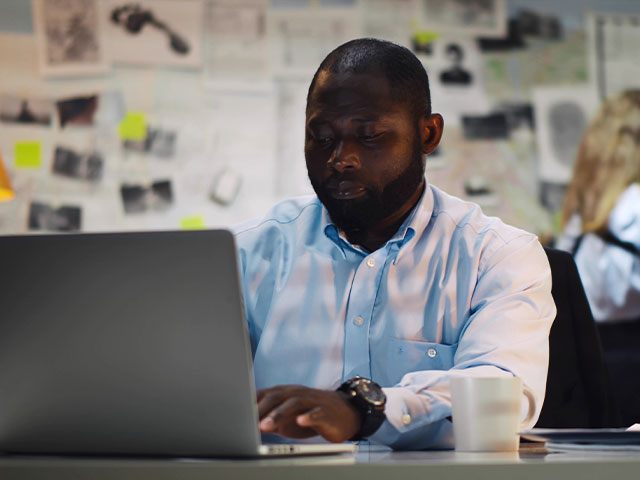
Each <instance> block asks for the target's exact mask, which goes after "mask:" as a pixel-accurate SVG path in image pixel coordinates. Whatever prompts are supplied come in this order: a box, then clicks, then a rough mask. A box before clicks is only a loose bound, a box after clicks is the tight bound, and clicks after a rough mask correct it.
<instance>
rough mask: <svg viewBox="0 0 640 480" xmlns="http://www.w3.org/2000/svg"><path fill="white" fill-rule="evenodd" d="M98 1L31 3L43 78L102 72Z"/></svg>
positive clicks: (57, 0)
mask: <svg viewBox="0 0 640 480" xmlns="http://www.w3.org/2000/svg"><path fill="white" fill-rule="evenodd" d="M100 5H101V3H100V2H99V1H98V0H35V1H34V2H33V17H34V27H35V31H36V35H37V40H38V57H39V66H40V71H41V73H42V74H43V75H45V76H48V75H54V76H55V75H63V76H65V75H88V74H96V73H104V72H106V71H107V69H108V66H107V62H106V59H105V54H104V41H103V34H104V32H103V27H102V25H103V20H102V18H101V16H102V10H101V8H100Z"/></svg>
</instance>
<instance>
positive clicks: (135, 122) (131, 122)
mask: <svg viewBox="0 0 640 480" xmlns="http://www.w3.org/2000/svg"><path fill="white" fill-rule="evenodd" d="M119 133H120V138H121V139H122V140H144V139H145V138H146V137H147V115H146V114H145V113H143V112H127V114H126V115H125V116H124V118H123V119H122V121H121V122H120V128H119Z"/></svg>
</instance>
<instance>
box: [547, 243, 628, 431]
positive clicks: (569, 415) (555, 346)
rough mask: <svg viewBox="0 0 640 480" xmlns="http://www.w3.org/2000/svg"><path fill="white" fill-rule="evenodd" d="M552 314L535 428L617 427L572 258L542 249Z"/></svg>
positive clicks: (593, 327)
mask: <svg viewBox="0 0 640 480" xmlns="http://www.w3.org/2000/svg"><path fill="white" fill-rule="evenodd" d="M545 252H546V254H547V257H548V258H549V264H550V266H551V277H552V282H553V286H552V289H551V293H552V295H553V299H554V301H555V303H556V308H557V310H558V313H557V315H556V319H555V321H554V322H553V326H552V327H551V333H550V335H549V374H548V376H547V393H546V396H545V400H544V404H543V406H542V412H541V413H540V418H539V419H538V423H537V424H536V427H548V428H604V427H618V426H621V420H620V413H619V410H618V407H617V405H616V403H615V400H614V396H613V392H612V390H611V387H610V382H609V375H608V373H607V368H606V364H605V362H604V357H603V353H602V347H601V344H600V338H599V336H598V331H597V329H596V325H595V321H594V320H593V316H592V314H591V309H590V308H589V303H588V301H587V297H586V295H585V293H584V289H583V287H582V282H581V281H580V276H579V275H578V269H577V268H576V264H575V262H574V261H573V257H572V256H571V255H570V254H569V253H566V252H563V251H561V250H555V249H552V248H546V247H545Z"/></svg>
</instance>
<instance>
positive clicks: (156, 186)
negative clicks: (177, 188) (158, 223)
mask: <svg viewBox="0 0 640 480" xmlns="http://www.w3.org/2000/svg"><path fill="white" fill-rule="evenodd" d="M120 195H121V197H122V204H123V206H124V213H126V214H131V213H143V212H146V211H148V210H156V211H157V210H166V209H167V208H169V206H171V204H172V203H173V191H172V188H171V182H170V181H169V180H157V181H155V182H153V183H152V184H151V185H149V186H146V185H130V184H122V185H121V186H120Z"/></svg>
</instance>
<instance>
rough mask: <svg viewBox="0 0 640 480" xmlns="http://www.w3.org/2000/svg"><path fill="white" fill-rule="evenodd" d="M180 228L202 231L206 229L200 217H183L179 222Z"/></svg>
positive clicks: (202, 218)
mask: <svg viewBox="0 0 640 480" xmlns="http://www.w3.org/2000/svg"><path fill="white" fill-rule="evenodd" d="M180 226H181V227H182V229H183V230H204V229H206V228H207V225H206V224H205V222H204V217H203V216H202V215H194V216H191V217H184V218H183V219H182V220H180Z"/></svg>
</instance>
